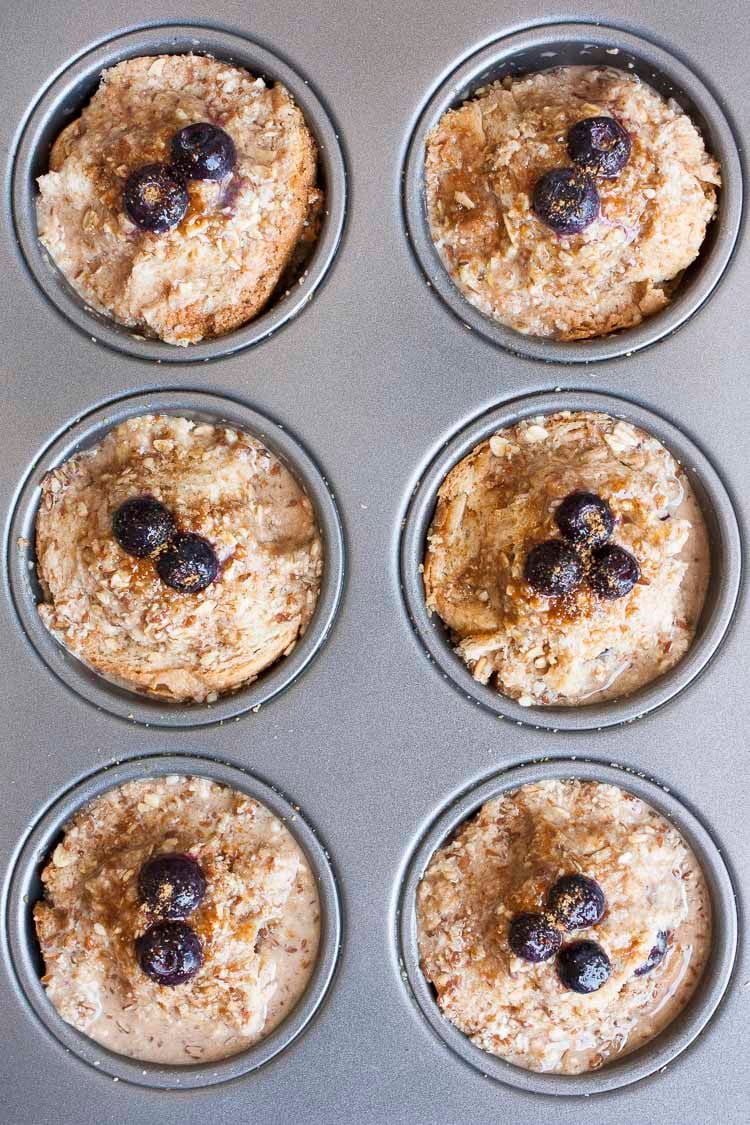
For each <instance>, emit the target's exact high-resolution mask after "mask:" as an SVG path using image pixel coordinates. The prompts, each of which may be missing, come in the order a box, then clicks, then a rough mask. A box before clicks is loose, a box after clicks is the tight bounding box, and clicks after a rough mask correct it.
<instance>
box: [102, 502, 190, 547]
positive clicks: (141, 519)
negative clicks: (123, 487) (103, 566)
mask: <svg viewBox="0 0 750 1125" xmlns="http://www.w3.org/2000/svg"><path fill="white" fill-rule="evenodd" d="M175 530H176V528H175V523H174V519H173V518H172V513H171V512H170V511H169V509H168V508H165V507H164V505H163V504H160V503H159V501H158V500H154V498H153V497H152V496H134V497H133V498H132V499H131V500H126V501H125V503H124V504H120V507H119V508H117V509H116V511H115V512H113V514H112V533H113V535H114V537H115V539H116V540H117V542H118V543H119V544H120V546H121V547H122V549H123V551H127V553H128V554H129V555H134V556H135V557H136V558H137V559H145V558H146V557H147V556H148V555H153V553H154V551H158V550H159V548H160V547H163V546H164V544H165V543H166V542H167V541H168V540H169V539H171V538H172V536H173V535H174V533H175Z"/></svg>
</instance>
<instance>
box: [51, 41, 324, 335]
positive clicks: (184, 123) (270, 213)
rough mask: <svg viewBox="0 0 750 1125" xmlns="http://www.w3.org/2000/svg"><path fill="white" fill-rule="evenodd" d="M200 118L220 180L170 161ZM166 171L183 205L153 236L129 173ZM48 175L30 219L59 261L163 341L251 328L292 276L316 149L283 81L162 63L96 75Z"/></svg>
mask: <svg viewBox="0 0 750 1125" xmlns="http://www.w3.org/2000/svg"><path fill="white" fill-rule="evenodd" d="M203 123H205V124H210V125H213V126H218V127H219V128H220V129H221V130H223V131H224V133H225V134H226V136H227V138H228V142H229V145H231V146H232V148H233V155H234V163H233V164H232V163H231V162H230V161H229V160H227V161H226V167H227V170H226V172H225V174H223V175H221V176H220V178H203V179H198V178H191V177H192V176H193V175H194V174H195V173H194V172H193V171H191V169H190V168H188V167H187V165H185V166H180V168H179V169H175V167H174V166H173V165H172V164H171V163H170V162H171V161H172V159H173V156H174V151H173V147H172V146H173V140H174V139H175V137H176V136H177V134H178V133H180V132H181V131H182V130H184V129H186V128H187V127H189V126H192V125H199V124H203ZM214 132H216V130H214ZM214 148H215V142H214ZM208 155H209V156H212V155H213V156H215V153H213V152H212V153H209V154H208ZM165 164H166V165H167V167H168V168H169V169H171V172H175V171H176V172H177V173H178V174H177V182H180V177H183V179H184V190H185V191H186V192H187V193H188V196H189V199H188V202H187V210H186V212H185V214H184V218H182V220H181V221H180V217H179V211H177V212H175V219H176V225H173V226H172V227H171V228H170V229H166V230H165V229H163V223H162V224H161V225H158V224H157V232H156V233H153V230H154V227H153V224H152V227H151V231H149V230H145V229H141V228H140V227H139V226H138V225H137V223H136V222H134V221H133V218H132V217H131V213H132V214H135V215H138V214H140V211H139V209H138V208H135V209H133V207H132V200H130V195H132V181H131V180H130V177H132V176H133V175H134V174H136V173H137V172H138V170H139V169H141V168H143V167H144V166H148V165H162V166H164V165H165ZM214 164H216V166H217V168H218V170H219V171H222V170H223V165H222V166H219V165H218V164H217V162H216V161H215V160H214ZM49 167H50V170H49V172H48V173H47V174H46V175H43V176H41V177H40V178H39V196H38V199H37V224H38V231H39V238H40V239H41V241H42V243H43V244H44V246H45V247H46V249H47V250H48V251H49V253H50V255H51V256H52V258H53V259H54V261H55V263H56V264H57V266H58V267H59V268H60V270H61V271H62V272H63V274H64V275H65V277H66V278H67V280H68V281H69V282H70V284H71V285H72V286H73V288H74V289H75V290H76V292H77V293H78V294H79V295H80V296H81V297H82V299H83V300H84V301H85V302H86V303H87V304H88V305H90V306H91V307H92V308H94V309H96V310H97V311H98V312H101V313H104V314H106V315H108V316H110V317H112V318H114V320H116V321H118V322H119V323H121V324H123V325H126V326H128V327H130V328H136V329H138V330H139V331H142V332H145V333H146V334H148V335H151V336H156V337H159V338H160V339H162V340H164V341H166V342H167V343H170V344H179V345H186V344H190V343H195V342H197V341H199V340H201V339H203V338H205V337H212V336H217V335H221V334H223V333H225V332H228V331H229V330H231V329H233V328H236V327H238V326H239V325H241V324H244V323H245V322H246V321H248V320H250V319H251V318H252V317H254V316H255V315H256V314H257V313H259V312H260V311H261V310H262V309H263V307H264V306H265V305H266V304H267V302H268V301H269V299H271V298H272V296H273V294H274V292H275V291H276V290H277V288H278V289H283V288H284V287H286V285H287V284H288V283H289V282H290V281H291V279H292V278H293V277H294V276H298V275H299V273H301V272H302V270H303V269H304V263H305V261H306V260H307V258H309V255H310V252H311V251H312V248H313V245H314V242H315V240H316V238H317V234H318V229H319V224H320V217H321V215H322V202H323V200H322V194H321V192H320V190H319V189H318V187H317V185H316V167H317V149H316V146H315V142H314V141H313V138H312V136H311V134H310V131H309V129H308V127H307V125H306V123H305V121H304V118H303V116H302V113H301V112H300V110H299V109H298V107H297V106H296V105H295V104H294V102H293V101H292V99H291V97H290V95H289V93H288V92H287V91H286V90H285V89H284V88H283V87H282V86H280V85H278V84H277V85H275V86H272V87H268V86H266V84H265V83H264V82H263V80H262V79H260V78H254V77H253V76H252V75H251V74H249V73H248V72H247V71H245V70H242V69H240V68H238V67H235V66H230V65H228V64H226V63H223V62H219V61H218V60H217V59H213V58H209V57H203V56H198V55H159V56H156V57H146V58H136V59H129V60H127V61H125V62H122V63H119V64H118V65H117V66H114V67H112V68H111V69H110V70H107V71H105V72H104V73H103V74H102V78H101V85H100V86H99V89H98V90H97V92H96V93H95V94H94V96H93V98H92V99H91V102H90V103H89V104H88V105H87V106H86V107H85V109H84V110H83V112H82V113H81V115H80V117H78V118H77V119H76V120H75V121H73V122H71V124H70V125H68V126H67V127H66V128H65V129H64V130H63V132H62V133H61V134H60V136H59V137H58V138H57V140H56V142H55V144H54V145H53V147H52V152H51V155H50V165H49ZM199 170H200V169H199ZM209 171H211V169H209ZM212 175H213V172H212ZM173 179H174V177H173ZM170 182H171V181H170ZM128 183H130V184H131V191H130V194H129V195H128V199H129V200H130V202H131V212H130V213H129V211H128V210H127V209H126V206H125V188H126V184H128ZM152 190H153V189H152ZM174 190H176V189H174ZM147 202H148V198H147ZM144 221H145V220H144ZM171 221H172V220H171V219H170V222H171Z"/></svg>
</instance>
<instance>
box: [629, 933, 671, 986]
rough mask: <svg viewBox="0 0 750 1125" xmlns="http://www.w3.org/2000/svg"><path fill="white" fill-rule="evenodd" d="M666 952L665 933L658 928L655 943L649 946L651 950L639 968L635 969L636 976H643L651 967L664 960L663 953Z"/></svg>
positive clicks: (653, 967)
mask: <svg viewBox="0 0 750 1125" xmlns="http://www.w3.org/2000/svg"><path fill="white" fill-rule="evenodd" d="M666 952H667V935H666V934H665V933H664V930H659V932H658V933H657V935H656V945H654V946H652V947H651V952H650V953H649V955H648V957H647V958H646V960H645V961H644V963H643V964H642V965H641V967H640V969H636V970H635V975H636V976H637V977H645V975H646V973H650V972H651V970H652V969H655V968H656V966H657V965H658V964H659V963H660V962H661V961H663V960H664V954H665V953H666Z"/></svg>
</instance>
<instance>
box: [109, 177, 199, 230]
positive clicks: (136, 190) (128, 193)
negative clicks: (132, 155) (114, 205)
mask: <svg viewBox="0 0 750 1125" xmlns="http://www.w3.org/2000/svg"><path fill="white" fill-rule="evenodd" d="M189 202H190V199H189V196H188V193H187V188H186V187H185V180H184V178H183V176H182V174H181V173H180V172H178V170H177V169H176V168H174V167H173V166H172V165H171V164H144V165H143V167H142V168H136V170H135V172H131V173H130V175H129V176H128V178H127V181H126V183H125V191H124V193H123V203H124V205H125V210H126V211H127V213H128V215H129V217H130V218H131V219H132V220H133V222H134V223H135V225H136V226H138V227H140V228H141V230H147V231H151V232H152V233H153V234H164V232H165V231H168V230H171V229H172V227H176V226H177V224H178V223H179V222H180V221H181V220H182V218H183V216H184V214H185V212H186V211H187V209H188V203H189Z"/></svg>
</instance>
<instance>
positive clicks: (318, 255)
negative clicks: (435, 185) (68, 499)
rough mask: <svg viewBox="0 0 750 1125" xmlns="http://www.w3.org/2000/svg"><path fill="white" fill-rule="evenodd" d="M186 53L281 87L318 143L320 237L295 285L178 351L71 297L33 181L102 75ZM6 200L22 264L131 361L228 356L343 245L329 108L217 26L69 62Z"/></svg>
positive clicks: (159, 30) (42, 103)
mask: <svg viewBox="0 0 750 1125" xmlns="http://www.w3.org/2000/svg"><path fill="white" fill-rule="evenodd" d="M187 53H194V54H200V55H212V56H213V57H215V58H217V59H222V60H224V61H226V62H228V63H232V64H235V65H237V66H239V67H243V68H244V69H246V70H248V71H250V73H251V74H253V75H255V76H257V77H262V78H265V79H266V80H267V81H273V82H276V81H278V82H281V83H282V85H284V86H285V87H286V88H287V90H288V91H289V92H290V94H291V95H292V97H293V98H294V100H295V102H296V103H297V105H298V106H299V108H300V109H301V110H302V113H303V114H304V117H305V120H306V122H307V124H308V126H309V128H310V130H311V132H312V133H313V135H314V137H315V140H316V142H317V144H318V149H319V168H320V178H321V182H322V186H323V188H324V190H325V193H326V202H325V218H324V222H323V226H322V230H321V232H320V237H319V239H318V242H317V244H316V246H315V249H314V251H313V254H312V257H311V259H310V261H309V262H308V264H307V267H306V269H305V272H304V275H303V277H302V279H301V281H300V283H299V284H295V285H294V286H292V288H291V289H290V291H289V292H288V293H286V294H284V295H283V296H281V297H279V298H278V299H277V300H275V301H274V302H273V303H272V304H271V305H269V306H268V308H267V309H266V311H265V312H261V313H260V314H259V315H258V316H256V317H255V318H254V319H253V320H251V321H249V322H248V323H247V324H245V325H243V326H241V327H240V328H236V329H234V330H232V331H230V332H228V333H226V335H223V336H218V337H216V338H213V339H207V340H202V341H200V342H198V343H196V344H190V345H188V346H187V347H184V348H183V347H177V346H175V345H173V344H167V343H164V342H163V341H161V340H157V339H150V338H145V337H144V336H142V335H140V334H139V333H138V332H137V330H134V329H130V328H126V327H124V326H122V325H120V324H118V323H117V322H116V321H114V320H113V319H112V318H111V317H108V316H104V315H103V314H101V313H98V312H95V311H94V310H93V309H92V308H90V307H89V306H88V305H87V304H86V303H85V301H84V300H83V299H82V298H81V297H79V295H78V294H77V293H76V292H75V290H74V289H73V288H72V286H71V285H70V284H69V283H68V282H67V280H66V279H65V277H64V276H63V274H62V273H61V272H60V270H59V269H58V268H57V266H56V265H55V264H54V262H53V261H52V259H51V258H50V256H49V254H48V253H47V251H46V250H45V249H44V247H43V246H42V245H41V243H40V242H39V239H38V236H37V225H36V209H35V199H36V180H37V177H38V176H40V175H42V174H43V173H44V172H45V171H46V170H47V167H48V163H49V151H50V148H51V146H52V144H53V142H54V141H55V139H56V138H57V137H58V135H59V134H60V133H61V132H62V130H63V128H64V127H65V126H66V125H67V124H69V122H70V120H71V118H72V117H74V116H76V115H77V114H79V113H80V111H81V110H82V109H83V107H84V106H85V105H86V104H87V102H88V101H89V100H90V99H91V96H92V95H93V94H94V92H95V91H96V89H97V86H98V84H99V78H100V75H101V73H102V71H103V70H106V69H107V68H108V67H112V66H115V65H116V64H117V63H119V62H123V61H124V60H125V59H132V58H137V57H138V56H141V55H159V54H170V55H178V54H187ZM11 197H12V202H11V206H12V219H13V224H14V227H15V234H16V238H17V240H18V245H19V248H20V251H21V253H22V255H23V258H24V260H25V262H26V265H27V266H28V268H29V270H30V272H31V275H32V277H33V278H34V280H35V281H36V282H37V284H38V285H39V287H40V288H41V290H42V291H43V293H44V294H45V295H46V296H47V297H48V298H49V300H50V301H51V302H52V304H53V305H54V306H55V308H56V309H57V310H58V311H59V312H61V313H62V314H63V316H66V317H67V318H68V320H70V321H71V322H72V323H73V324H75V325H76V327H77V328H79V329H81V331H82V332H85V333H86V335H87V336H90V337H93V338H94V340H95V341H97V342H98V343H103V344H107V345H108V346H109V347H112V348H115V349H116V350H118V351H120V352H125V353H126V354H128V355H131V356H135V357H136V358H138V359H146V360H157V361H159V362H162V363H163V362H174V363H180V362H182V363H194V362H196V361H199V360H209V359H216V358H217V357H219V356H226V355H230V354H232V353H233V352H236V351H239V350H240V349H241V348H245V347H248V346H249V345H250V344H255V343H258V341H260V340H262V339H264V338H265V337H267V336H270V335H271V334H272V333H273V332H276V331H277V329H279V328H280V327H281V326H282V325H283V324H285V323H286V322H287V321H288V320H290V319H291V318H292V317H294V316H296V314H297V313H298V312H300V310H301V309H303V308H304V307H305V305H306V304H307V303H308V302H309V301H310V300H311V298H312V296H313V294H314V293H315V291H316V289H317V288H318V286H319V285H320V284H321V282H322V280H323V278H324V276H325V274H326V273H327V271H328V268H329V267H330V265H331V263H332V261H333V258H334V256H335V254H336V250H337V248H338V245H339V241H340V239H341V234H342V231H343V227H344V220H345V214H346V167H345V164H344V157H343V154H342V151H341V146H340V145H339V140H338V131H337V128H336V126H335V125H334V124H333V122H332V120H331V118H330V116H329V114H328V111H327V110H326V108H325V107H324V105H323V103H322V102H321V101H320V99H319V98H318V96H317V94H316V93H315V92H314V91H313V89H312V88H311V86H310V84H309V82H308V80H307V79H306V78H304V77H302V76H301V75H300V74H298V73H297V71H295V70H293V69H292V67H291V66H289V64H288V63H286V62H284V61H283V59H281V58H280V57H279V56H278V55H276V54H274V53H273V52H271V51H270V50H268V49H267V48H265V47H261V46H259V45H258V44H257V43H253V42H252V41H251V40H249V39H245V38H244V37H243V36H240V35H233V34H231V33H229V32H226V31H222V30H219V29H218V28H211V27H205V26H202V25H189V24H188V25H183V24H175V25H172V24H164V25H161V26H156V27H148V28H142V29H140V30H137V31H130V32H127V33H125V34H123V35H117V36H114V37H113V38H111V39H108V40H107V41H106V42H104V43H102V44H101V45H99V46H96V47H93V48H92V49H91V50H89V51H87V52H85V53H84V54H83V55H80V56H78V57H77V58H76V59H74V60H73V61H72V62H71V63H69V65H68V66H66V67H64V68H63V70H62V71H61V72H60V73H59V74H57V75H56V76H55V77H54V78H53V79H52V81H51V82H50V83H49V85H48V86H46V87H45V88H44V90H43V91H42V94H41V96H40V97H39V99H38V101H37V102H36V103H35V104H34V105H33V106H32V108H31V110H30V112H29V114H28V117H27V119H26V122H25V124H24V127H23V132H22V135H21V139H20V141H19V144H18V149H17V151H16V155H15V160H14V163H13V173H12V188H11Z"/></svg>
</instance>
